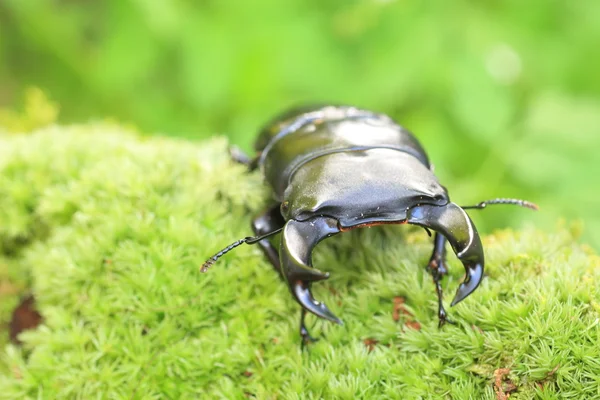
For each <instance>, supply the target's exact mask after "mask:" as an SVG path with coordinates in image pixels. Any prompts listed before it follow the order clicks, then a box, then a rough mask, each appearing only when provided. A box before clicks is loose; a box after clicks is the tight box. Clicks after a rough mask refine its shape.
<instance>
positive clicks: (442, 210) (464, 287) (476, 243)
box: [408, 203, 485, 305]
mask: <svg viewBox="0 0 600 400" xmlns="http://www.w3.org/2000/svg"><path fill="white" fill-rule="evenodd" d="M408 222H409V223H411V224H415V225H420V226H424V227H427V228H431V229H433V230H435V231H437V232H439V233H441V234H442V235H444V236H445V237H446V238H447V239H448V241H449V242H450V245H451V246H452V249H453V250H454V253H455V254H456V256H457V257H458V259H459V260H460V261H461V262H462V264H463V266H464V267H465V272H466V277H465V280H464V281H463V282H462V283H461V284H460V286H459V287H458V290H457V291H456V295H455V296H454V300H452V303H451V305H455V304H457V303H458V302H460V301H462V300H464V299H465V297H467V296H468V295H470V294H471V293H473V291H474V290H475V289H477V286H479V283H481V279H482V278H483V269H484V265H485V260H484V256H483V246H482V244H481V239H480V238H479V234H478V233H477V229H476V228H475V225H473V222H472V221H471V219H470V218H469V216H468V215H467V213H466V212H465V211H464V210H463V209H462V208H460V207H459V206H457V205H456V204H454V203H448V204H447V205H445V206H434V205H421V206H416V207H413V208H411V209H410V210H409V211H408Z"/></svg>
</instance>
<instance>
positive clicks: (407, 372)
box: [0, 125, 600, 399]
mask: <svg viewBox="0 0 600 400" xmlns="http://www.w3.org/2000/svg"><path fill="white" fill-rule="evenodd" d="M226 146H227V143H226V142H225V140H223V139H215V140H211V141H206V142H203V143H201V144H191V143H188V142H185V141H176V140H167V139H156V138H155V139H147V140H145V139H144V140H143V139H139V138H137V137H136V136H134V135H131V134H128V133H125V132H122V131H119V130H118V129H116V128H114V127H111V126H103V125H93V126H81V127H70V128H58V127H52V128H47V129H45V130H43V131H38V132H36V133H34V134H32V135H31V136H27V137H24V136H0V171H1V172H0V243H2V247H1V249H2V253H1V254H2V256H1V257H0V287H1V288H5V287H6V288H8V287H10V288H13V289H14V288H16V289H14V290H12V291H10V290H9V291H8V292H7V293H5V291H3V290H0V296H2V297H1V300H2V306H1V307H0V317H1V318H2V321H6V320H7V318H8V316H9V311H10V309H11V307H13V306H14V304H16V301H17V296H18V295H19V292H20V291H22V290H24V289H25V288H26V287H28V286H31V290H32V291H33V293H34V294H35V296H36V298H37V300H38V305H39V309H40V311H41V313H42V314H43V316H44V318H45V323H44V325H43V326H40V327H39V329H37V330H35V331H29V332H26V333H24V334H22V335H21V338H22V339H23V340H24V342H25V345H24V347H23V348H17V347H14V346H13V345H5V346H4V347H3V351H2V360H3V361H2V368H1V369H0V387H2V388H3V389H2V391H1V392H0V397H1V398H9V399H15V398H48V399H50V398H86V399H87V398H98V397H102V398H118V399H121V398H127V399H131V398H140V399H141V398H165V397H166V398H182V399H186V398H222V399H236V398H241V399H243V398H247V397H251V398H252V397H254V398H257V399H275V398H277V399H300V398H302V399H320V398H328V399H355V398H389V399H396V398H397V399H413V398H456V399H468V398H473V399H480V398H486V399H487V398H494V397H495V393H494V386H493V382H494V371H495V370H496V369H498V368H509V369H510V370H511V371H510V373H509V375H508V376H507V377H506V378H505V383H506V382H507V381H506V379H509V380H510V381H511V382H512V383H513V384H514V385H516V387H517V391H516V392H513V393H512V395H511V399H529V398H540V399H552V398H559V397H560V398H567V399H568V398H572V399H581V398H589V399H591V398H600V395H599V392H598V387H599V386H600V385H599V384H600V382H599V380H600V379H599V378H598V377H600V362H599V361H598V360H600V346H598V343H599V342H600V326H599V324H598V321H599V311H600V296H599V295H600V289H599V287H598V285H597V282H598V281H600V265H599V264H600V259H599V258H598V256H596V255H594V254H592V253H591V251H589V250H587V249H586V248H584V247H582V246H579V245H577V244H575V243H574V239H573V236H572V234H570V233H568V232H567V231H566V230H560V231H558V232H554V233H543V232H539V231H536V230H534V229H526V230H524V231H521V232H517V233H514V232H510V231H501V232H498V233H496V234H495V235H493V236H487V237H485V238H484V244H485V248H486V256H487V260H488V262H487V265H488V267H487V273H488V277H487V278H486V279H485V280H484V282H483V284H482V286H481V288H480V289H479V290H478V291H476V293H474V294H473V295H472V296H471V297H469V298H468V299H467V300H466V301H464V302H463V303H461V304H460V305H459V306H457V307H455V308H453V309H451V313H452V316H453V317H454V319H456V320H457V321H459V325H457V326H447V327H445V328H444V329H443V330H438V328H437V318H436V301H435V295H434V289H433V284H432V282H431V279H430V277H429V276H428V275H427V274H426V273H425V272H424V268H423V266H424V264H425V263H426V261H427V259H428V256H429V253H430V250H431V245H430V243H429V239H428V238H427V235H426V234H425V233H424V232H423V231H421V230H410V229H407V228H402V227H384V228H373V229H364V230H357V231H352V232H349V233H345V234H343V235H339V236H336V237H335V238H331V239H329V240H328V241H326V242H324V244H323V245H322V246H320V247H319V248H318V249H317V252H316V255H315V265H318V266H319V268H321V269H323V270H326V271H330V272H331V278H330V279H329V280H328V281H326V282H323V283H320V284H316V285H315V286H314V289H315V294H316V296H317V297H318V298H319V299H321V300H323V301H325V302H326V303H327V304H328V305H329V306H330V307H331V308H332V309H333V311H334V312H335V313H336V314H338V315H339V316H340V317H342V319H343V320H344V322H345V325H344V326H342V327H340V326H336V325H332V324H329V323H325V322H321V321H319V322H315V323H314V328H313V333H314V334H317V335H322V336H324V337H325V338H324V339H323V340H321V341H319V342H317V343H316V344H314V345H312V346H311V347H310V348H309V350H308V351H306V352H304V353H303V352H301V351H300V347H299V336H298V333H297V325H298V314H299V308H298V305H297V304H296V303H295V302H294V301H293V300H292V298H291V296H290V295H289V293H288V291H287V289H286V287H285V286H284V285H283V284H282V283H281V282H280V281H279V279H278V277H277V276H276V275H275V273H274V272H273V271H272V268H271V267H270V266H269V265H268V263H267V262H266V261H265V258H264V257H263V256H262V254H261V253H260V251H259V249H258V248H257V247H254V246H241V247H240V248H239V249H237V250H236V251H235V252H233V253H231V254H229V255H227V256H226V257H225V258H224V259H223V260H222V261H220V263H219V264H217V265H215V267H214V268H213V269H212V270H211V271H210V272H209V273H207V274H200V273H199V272H198V268H199V266H200V264H201V263H202V262H203V261H204V260H205V259H206V258H207V257H208V256H210V255H212V254H213V253H214V252H215V251H216V250H218V249H220V248H221V247H222V246H224V245H226V244H228V243H230V242H232V241H233V240H235V239H238V238H240V237H243V236H246V235H247V234H249V233H250V229H249V223H250V219H251V216H252V215H254V214H256V213H257V212H259V211H260V210H261V209H262V208H263V207H264V206H265V203H266V200H267V198H268V196H269V194H268V191H267V189H266V187H265V186H264V185H262V184H261V178H260V176H259V174H257V173H252V174H247V173H246V172H245V171H244V168H243V167H241V166H238V165H234V164H233V163H231V162H230V161H229V159H228V156H227V152H226ZM450 263H451V274H450V276H449V277H448V278H447V279H446V280H445V281H444V286H445V289H446V292H447V293H453V291H454V290H455V288H456V287H457V285H458V283H459V281H460V279H461V277H462V268H461V266H460V265H459V263H458V262H457V261H456V260H455V259H454V258H451V260H450ZM396 296H401V297H404V298H405V299H406V309H407V310H408V311H410V312H411V313H412V314H413V315H414V316H413V317H409V316H407V315H401V318H400V320H399V321H394V319H393V318H392V315H393V308H394V305H393V302H394V297H396ZM409 319H411V320H414V321H417V322H419V323H420V329H413V328H410V327H408V326H407V325H405V322H407V321H408V320H409ZM314 321H315V319H314V318H311V319H310V324H311V325H313V322H314ZM3 334H4V335H5V333H3ZM365 339H374V340H377V341H378V342H377V344H375V345H374V348H373V351H370V352H369V350H368V348H367V346H365V344H364V343H363V341H364V340H365ZM4 342H6V340H5V339H4Z"/></svg>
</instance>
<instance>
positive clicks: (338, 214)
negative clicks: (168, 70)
mask: <svg viewBox="0 0 600 400" xmlns="http://www.w3.org/2000/svg"><path fill="white" fill-rule="evenodd" d="M256 150H257V152H258V155H257V156H256V157H255V158H253V159H250V158H248V157H247V156H245V155H244V154H243V153H241V152H240V151H239V150H237V151H235V152H234V154H233V155H234V158H235V159H236V160H237V161H240V162H243V163H246V164H247V165H248V166H249V167H250V168H251V169H255V168H260V170H261V172H262V174H263V175H264V177H265V179H266V181H267V182H268V183H269V184H270V185H271V187H272V189H273V193H274V198H275V201H276V203H275V205H274V206H273V207H271V208H270V209H269V210H268V211H267V212H266V213H264V214H262V215H260V216H259V217H257V218H256V219H255V220H254V221H253V224H252V226H253V230H254V232H255V234H256V235H257V236H256V237H247V238H245V239H242V240H239V241H237V242H234V243H233V244H231V245H230V246H228V247H227V248H225V249H223V250H222V251H221V252H219V253H217V254H216V255H215V256H213V257H211V258H210V259H209V260H208V261H207V262H206V263H204V265H203V267H202V271H203V272H204V271H206V270H207V269H208V268H209V267H210V266H211V265H212V264H213V263H214V262H216V260H217V259H218V258H219V257H221V256H222V255H223V254H225V253H227V252H228V251H230V250H231V249H233V248H235V247H237V246H239V245H241V244H243V243H248V244H252V243H259V245H260V246H261V247H262V249H263V250H264V252H265V253H266V255H267V257H268V258H269V260H270V262H271V263H272V264H273V266H274V267H275V269H276V270H277V271H278V272H279V273H280V274H281V275H282V277H283V279H284V280H285V281H286V282H287V283H288V285H289V288H290V290H291V293H292V295H293V296H294V297H295V298H296V300H297V301H298V302H299V303H300V305H301V306H302V314H301V321H300V333H301V335H302V337H303V339H304V341H305V342H306V341H308V340H312V338H311V337H310V335H309V334H308V331H307V329H306V326H305V324H304V317H305V315H306V311H310V312H312V313H313V314H315V315H317V316H319V317H321V318H325V319H327V320H329V321H332V322H336V323H341V321H340V320H339V319H338V318H337V317H336V316H335V315H334V314H333V313H332V312H331V311H330V310H329V308H327V306H326V305H325V304H323V303H321V302H318V301H316V300H315V299H314V298H313V295H312V293H311V284H312V283H313V282H315V281H320V280H323V279H327V278H328V276H329V274H328V273H325V272H321V271H319V270H317V269H314V268H313V267H312V261H311V253H312V250H313V248H314V247H315V246H316V245H317V243H319V242H320V241H321V240H323V239H325V238H327V237H329V236H333V235H335V234H338V233H340V232H344V231H347V230H351V229H355V228H359V227H365V226H373V225H380V224H406V223H408V224H414V225H419V226H422V227H425V228H427V229H431V230H433V231H435V232H436V233H435V239H434V250H433V254H432V256H431V259H430V261H429V265H428V270H429V271H430V272H431V274H432V276H433V280H434V283H435V285H436V290H437V296H438V303H439V311H438V316H439V322H440V326H442V325H443V324H444V323H445V322H450V321H449V320H448V319H447V314H446V311H445V309H444V305H443V303H442V289H441V284H440V280H441V279H442V277H443V276H444V274H445V273H446V272H447V270H446V265H445V244H446V241H448V242H450V245H451V246H452V249H453V250H454V252H455V253H456V256H457V257H458V258H459V260H460V261H461V262H462V264H463V265H464V268H465V272H466V276H465V279H464V281H463V282H462V283H461V284H460V286H459V288H458V291H457V293H456V295H455V297H454V300H453V301H452V303H451V304H452V305H455V304H456V303H458V302H460V301H461V300H463V299H464V298H465V297H467V296H468V295H469V294H471V293H472V292H473V291H474V290H475V289H476V288H477V286H478V285H479V283H480V282H481V279H482V277H483V270H484V256H483V248H482V245H481V240H480V238H479V235H478V233H477V229H476V228H475V226H474V225H473V223H472V221H471V219H470V218H469V216H468V215H467V213H466V212H465V211H464V209H465V208H485V206H486V205H488V204H499V203H503V204H517V205H521V206H525V207H529V208H536V206H535V205H534V204H532V203H528V202H526V201H523V200H514V199H495V200H490V201H487V202H481V203H479V204H478V205H476V206H470V207H462V208H461V207H459V206H458V205H456V204H454V203H452V202H451V201H450V199H449V196H448V193H447V191H446V189H445V188H444V187H443V186H442V185H440V183H439V182H438V180H437V178H436V177H435V175H434V174H433V172H432V169H431V164H430V162H429V159H428V158H427V155H426V154H425V151H424V150H423V148H422V147H421V145H420V144H419V142H418V141H417V139H416V138H415V137H414V136H413V135H412V134H411V133H410V132H408V131H407V130H406V129H404V128H402V127H401V126H399V125H398V124H396V123H395V122H394V121H393V120H392V119H390V118H389V117H387V116H385V115H382V114H378V113H374V112H371V111H367V110H362V109H358V108H355V107H348V106H323V107H313V108H307V109H302V110H292V111H291V112H288V113H286V114H284V115H281V116H280V117H278V118H276V119H275V120H274V121H272V122H271V123H270V124H268V125H267V126H266V128H265V129H263V131H262V132H261V134H260V136H259V138H258V140H257V142H256ZM279 232H281V233H282V235H283V236H282V238H281V245H280V248H279V251H277V250H276V249H275V248H274V246H273V245H272V244H271V243H270V241H269V239H268V237H269V236H271V235H274V234H276V233H279Z"/></svg>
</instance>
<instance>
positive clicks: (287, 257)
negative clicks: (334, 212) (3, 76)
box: [279, 217, 342, 324]
mask: <svg viewBox="0 0 600 400" xmlns="http://www.w3.org/2000/svg"><path fill="white" fill-rule="evenodd" d="M338 232H339V228H338V227H337V221H336V220H334V219H332V218H325V217H318V218H314V219H311V220H310V221H295V220H290V221H288V222H287V223H286V224H285V227H284V228H283V236H282V239H281V248H280V252H279V253H280V259H281V269H282V272H283V276H284V277H285V278H286V280H287V282H288V285H289V286H290V290H291V292H292V294H293V295H294V297H295V298H296V300H297V301H298V303H300V305H301V306H302V307H304V309H306V310H307V311H310V312H311V313H313V314H315V315H317V316H319V317H321V318H325V319H327V320H329V321H332V322H335V323H338V324H341V323H342V321H340V319H339V318H338V317H336V316H335V315H334V314H333V313H332V312H331V311H330V310H329V308H327V306H325V304H323V303H320V302H318V301H316V300H315V299H314V297H313V295H312V293H311V292H310V284H311V282H315V281H320V280H323V279H327V278H328V277H329V274H328V273H325V272H321V271H319V270H317V269H314V268H312V259H311V254H312V251H313V249H314V247H315V246H316V245H317V243H319V242H320V241H321V240H323V239H325V238H326V237H329V236H331V235H334V234H336V233H338Z"/></svg>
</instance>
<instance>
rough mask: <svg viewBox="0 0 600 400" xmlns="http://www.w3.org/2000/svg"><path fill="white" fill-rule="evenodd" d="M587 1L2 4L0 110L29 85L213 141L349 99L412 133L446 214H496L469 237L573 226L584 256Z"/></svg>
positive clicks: (589, 157) (74, 105)
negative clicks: (579, 227)
mask: <svg viewBox="0 0 600 400" xmlns="http://www.w3.org/2000/svg"><path fill="white" fill-rule="evenodd" d="M598 21H600V2H598V1H597V0H579V1H560V0H559V1H552V2H549V1H547V0H529V1H522V0H508V1H487V2H477V1H466V0H462V1H461V0H459V1H452V2H448V1H444V0H437V1H430V2H415V1H375V0H370V1H350V2H348V1H328V2H323V1H314V0H309V1H306V0H289V1H285V2H282V1H271V0H253V1H230V2H226V1H202V2H186V1H168V0H160V1H140V0H107V1H102V2H90V1H57V0H4V1H2V2H0V102H1V104H4V105H5V106H12V105H14V104H17V103H18V102H19V94H20V93H21V92H22V91H23V90H24V88H25V87H26V86H27V85H37V86H39V87H40V88H42V89H43V90H44V91H45V92H46V93H48V94H49V95H50V97H51V98H52V99H54V100H55V101H56V102H57V103H58V104H60V105H61V120H62V121H67V122H68V121H81V120H86V119H89V118H105V117H114V118H116V119H117V120H119V121H121V122H126V123H131V124H134V125H136V126H138V127H139V128H140V130H142V131H144V132H157V133H160V134H167V135H175V136H184V137H189V138H203V137H207V136H210V135H214V134H217V133H219V134H225V135H227V136H229V137H230V138H231V139H232V141H233V142H234V143H237V144H240V145H242V146H243V147H245V148H247V149H249V148H250V146H251V142H252V140H253V137H254V136H255V133H256V132H257V129H258V128H259V126H260V125H261V124H262V123H263V122H264V121H266V120H267V119H269V118H270V117H272V116H273V115H274V114H276V113H277V112H279V111H280V110H282V109H284V108H285V107H287V106H289V105H292V104H297V103H304V102H339V103H349V104H356V105H359V106H363V107H368V108H373V109H376V110H380V111H383V112H387V113H390V114H391V115H392V116H393V117H395V118H396V119H397V120H398V121H400V122H401V123H402V124H403V125H405V126H406V127H408V128H409V129H411V130H412V131H414V132H415V133H416V134H417V136H418V137H419V139H420V140H421V141H422V142H423V144H424V145H425V147H426V148H427V149H428V151H429V152H430V156H431V158H432V160H433V161H434V163H435V165H436V166H437V173H438V175H439V176H440V178H441V180H442V182H443V183H444V184H445V185H446V186H448V188H449V190H450V193H451V195H452V196H453V199H454V200H455V201H457V202H458V203H460V204H468V203H473V202H476V201H479V200H482V199H485V198H490V197H498V196H505V197H524V198H527V199H529V200H532V201H535V202H538V203H539V204H540V206H541V212H540V213H538V214H537V215H535V216H534V215H533V214H531V213H527V212H525V211H520V210H515V209H511V208H510V207H499V208H498V209H496V210H493V211H492V210H489V211H486V212H485V213H482V214H480V216H477V217H476V222H477V223H478V226H479V227H480V229H481V230H482V231H484V232H490V231H491V229H492V228H499V227H503V226H518V225H520V224H521V221H523V220H525V221H532V222H533V223H534V224H535V225H536V226H538V227H540V228H544V229H551V228H552V227H553V226H554V225H555V223H556V221H557V219H558V218H565V219H567V220H573V219H581V220H583V221H584V223H585V224H584V239H583V240H584V241H586V242H591V243H592V244H594V245H595V246H596V247H598V248H600V207H599V205H600V204H599V202H598V200H597V198H598V181H599V178H598V175H599V174H600V167H599V162H598V160H597V157H598V156H597V154H598V152H600V75H599V74H598V71H600V52H599V51H598V46H599V43H600V23H598Z"/></svg>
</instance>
